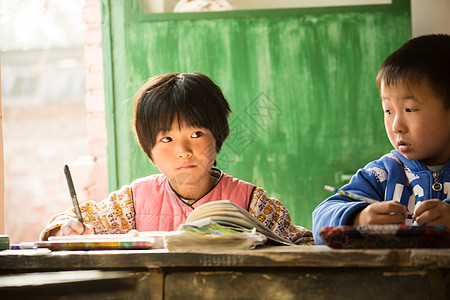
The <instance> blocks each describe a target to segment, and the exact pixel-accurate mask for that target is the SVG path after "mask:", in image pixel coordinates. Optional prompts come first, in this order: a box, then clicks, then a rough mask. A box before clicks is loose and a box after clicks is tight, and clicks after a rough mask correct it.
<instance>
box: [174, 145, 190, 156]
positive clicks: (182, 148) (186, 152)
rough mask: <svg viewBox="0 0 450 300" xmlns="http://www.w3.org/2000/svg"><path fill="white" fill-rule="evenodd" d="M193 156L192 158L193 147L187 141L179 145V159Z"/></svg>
mask: <svg viewBox="0 0 450 300" xmlns="http://www.w3.org/2000/svg"><path fill="white" fill-rule="evenodd" d="M191 156H192V148H191V145H190V144H189V143H188V142H186V141H182V142H180V144H179V145H178V153H177V157H191Z"/></svg>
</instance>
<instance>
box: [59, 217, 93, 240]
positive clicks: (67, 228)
mask: <svg viewBox="0 0 450 300" xmlns="http://www.w3.org/2000/svg"><path fill="white" fill-rule="evenodd" d="M94 233H95V232H94V229H93V227H92V226H91V225H88V224H84V226H83V224H81V222H80V221H78V219H75V218H73V219H70V220H69V221H67V222H66V223H65V224H64V225H62V226H61V228H60V229H59V231H58V232H57V233H56V234H55V235H57V236H64V235H75V234H78V235H80V234H83V235H84V234H94Z"/></svg>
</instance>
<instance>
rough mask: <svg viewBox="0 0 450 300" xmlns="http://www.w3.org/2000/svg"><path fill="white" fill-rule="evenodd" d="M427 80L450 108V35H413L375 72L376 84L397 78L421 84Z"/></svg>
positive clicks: (397, 79)
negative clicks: (376, 73) (413, 36)
mask: <svg viewBox="0 0 450 300" xmlns="http://www.w3.org/2000/svg"><path fill="white" fill-rule="evenodd" d="M422 80H427V81H428V84H429V85H430V86H431V88H432V89H433V91H434V93H435V96H437V97H438V98H440V99H441V100H442V101H444V106H445V108H447V109H448V108H450V35H448V34H430V35H423V36H419V37H416V38H413V39H411V40H409V41H408V42H406V43H405V44H404V45H403V46H401V47H400V48H399V49H398V50H396V51H395V52H393V53H392V54H391V55H389V56H388V57H387V58H386V60H385V61H384V62H383V64H382V65H381V68H380V70H379V72H378V75H377V80H376V82H377V87H378V89H379V90H380V88H381V84H382V83H383V84H385V85H386V86H388V87H389V86H393V85H397V84H398V83H399V82H406V83H413V84H420V83H421V82H422Z"/></svg>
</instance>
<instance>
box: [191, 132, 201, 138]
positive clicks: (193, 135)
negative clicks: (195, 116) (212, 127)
mask: <svg viewBox="0 0 450 300" xmlns="http://www.w3.org/2000/svg"><path fill="white" fill-rule="evenodd" d="M202 135H203V132H201V131H196V132H194V133H193V134H192V137H193V138H197V137H201V136H202Z"/></svg>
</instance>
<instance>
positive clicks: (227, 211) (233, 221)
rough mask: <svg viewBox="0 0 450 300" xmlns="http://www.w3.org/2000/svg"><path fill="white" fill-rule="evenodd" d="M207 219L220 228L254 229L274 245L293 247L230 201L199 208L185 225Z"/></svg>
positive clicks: (209, 203)
mask: <svg viewBox="0 0 450 300" xmlns="http://www.w3.org/2000/svg"><path fill="white" fill-rule="evenodd" d="M207 218H209V219H211V220H212V221H214V222H216V223H218V224H220V225H222V226H227V227H231V228H240V229H253V228H255V229H256V231H257V232H259V233H261V234H263V235H265V236H266V237H267V238H268V239H269V240H270V241H272V242H273V243H275V244H283V245H295V244H294V243H292V242H291V241H288V240H285V239H283V238H281V237H279V236H278V235H276V234H275V233H273V232H272V231H271V230H270V229H269V228H267V227H266V226H265V225H264V224H263V223H261V222H260V221H259V220H258V219H257V218H256V217H255V216H253V215H251V214H250V213H249V212H248V211H246V210H245V209H243V208H241V207H240V206H238V205H236V204H234V203H233V202H231V201H230V200H218V201H213V202H208V203H205V204H203V205H201V206H199V207H198V208H196V209H195V210H194V211H193V212H192V213H191V214H190V215H189V216H188V217H187V219H186V224H189V223H191V222H195V221H198V220H202V219H207Z"/></svg>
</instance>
